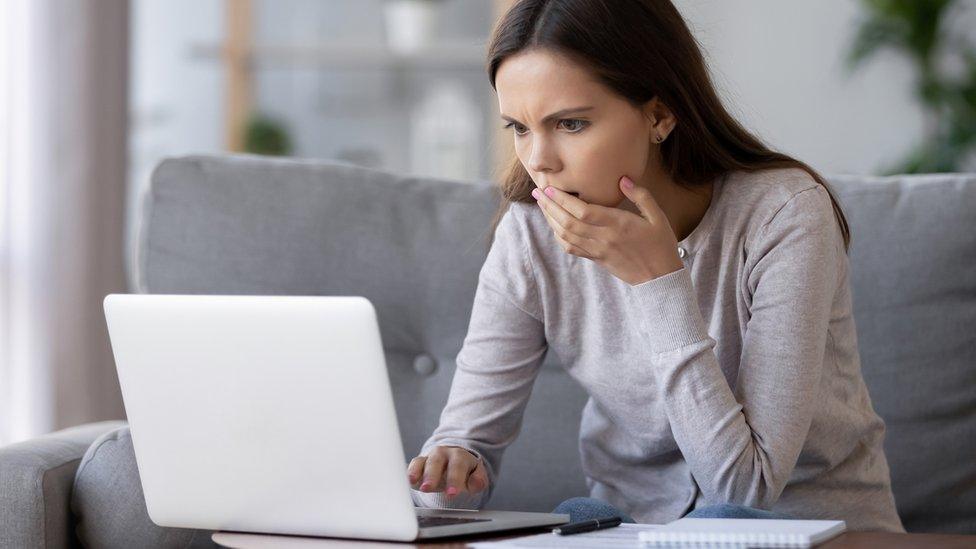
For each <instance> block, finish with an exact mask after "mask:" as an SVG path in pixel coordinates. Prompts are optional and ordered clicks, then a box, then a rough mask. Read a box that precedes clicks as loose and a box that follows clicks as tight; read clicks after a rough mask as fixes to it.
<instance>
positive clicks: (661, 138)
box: [657, 135, 664, 143]
mask: <svg viewBox="0 0 976 549" xmlns="http://www.w3.org/2000/svg"><path fill="white" fill-rule="evenodd" d="M662 141H664V136H663V135H659V136H657V142H658V143H660V142H662Z"/></svg>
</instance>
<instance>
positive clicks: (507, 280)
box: [411, 204, 548, 509]
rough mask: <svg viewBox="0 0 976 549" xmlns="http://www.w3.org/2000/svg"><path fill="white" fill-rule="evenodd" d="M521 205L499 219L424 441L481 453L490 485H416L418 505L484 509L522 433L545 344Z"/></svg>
mask: <svg viewBox="0 0 976 549" xmlns="http://www.w3.org/2000/svg"><path fill="white" fill-rule="evenodd" d="M517 207H518V204H512V205H511V206H510V207H509V210H508V211H507V212H506V213H505V215H504V216H503V217H502V219H501V220H500V221H499V223H498V226H497V228H496V231H495V237H494V240H493V242H492V244H491V248H490V249H489V251H488V255H487V257H486V259H485V262H484V264H483V265H482V268H481V271H480V273H479V276H478V286H477V289H476V290H475V296H474V303H473V306H472V311H471V319H470V322H469V325H468V331H467V335H466V337H465V339H464V342H463V345H462V347H461V350H460V352H459V353H458V355H457V360H456V364H457V366H456V368H455V370H454V378H453V381H452V383H451V389H450V393H449V395H448V399H447V404H446V405H445V406H444V409H443V411H442V412H441V416H440V422H439V424H438V426H437V428H436V429H435V430H434V432H433V434H432V435H431V436H430V438H429V439H428V440H427V441H426V442H425V443H424V445H423V447H422V448H421V451H420V455H427V454H428V452H429V451H430V450H431V449H433V447H434V446H460V447H462V448H465V449H467V450H468V451H470V452H472V453H473V454H475V455H476V456H479V457H480V458H481V460H482V462H483V463H484V464H485V469H486V470H487V472H488V476H489V486H488V488H487V489H485V490H482V491H481V492H479V493H476V494H469V493H468V492H467V491H462V492H460V493H458V494H457V495H456V496H454V497H453V498H448V497H447V496H446V494H445V493H444V492H421V491H419V490H413V489H412V490H411V494H412V496H413V500H414V504H415V505H417V506H420V507H439V508H453V509H481V508H483V507H484V505H485V504H486V503H487V502H488V500H489V499H490V498H491V494H492V492H493V491H494V488H495V484H496V482H497V479H498V471H499V469H500V467H501V460H502V453H503V452H504V450H505V448H506V447H508V445H510V444H511V443H512V442H513V441H514V440H515V439H516V437H517V436H518V433H519V431H520V429H521V425H522V415H523V412H524V410H525V406H526V404H527V402H528V399H529V395H530V393H531V391H532V386H533V384H534V382H535V378H536V376H537V374H538V371H539V367H540V366H541V364H542V361H543V359H544V358H545V354H546V352H547V349H548V345H547V343H546V339H545V335H544V329H543V324H542V321H541V320H540V317H541V314H540V313H539V305H538V293H537V287H536V285H535V279H534V275H533V272H532V270H531V269H530V268H529V264H528V260H527V256H526V252H525V246H526V242H525V236H524V235H523V234H520V231H521V229H520V227H524V225H520V223H519V215H520V212H518V211H515V210H514V208H517Z"/></svg>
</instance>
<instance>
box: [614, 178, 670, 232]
mask: <svg viewBox="0 0 976 549" xmlns="http://www.w3.org/2000/svg"><path fill="white" fill-rule="evenodd" d="M628 182H629V183H630V184H631V187H630V188H628V185H627V183H628ZM620 190H621V191H623V193H624V196H626V197H627V199H628V200H630V201H631V202H633V203H634V205H635V206H637V209H638V210H640V212H641V215H643V216H644V218H646V219H648V220H651V221H654V220H657V219H661V216H663V215H664V212H663V211H662V210H661V206H660V205H659V204H658V203H657V200H655V199H654V195H653V194H651V191H649V190H647V189H646V188H644V187H641V186H640V185H636V184H634V182H633V180H632V179H630V178H629V177H627V176H626V175H625V176H623V177H621V178H620Z"/></svg>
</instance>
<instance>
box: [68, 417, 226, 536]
mask: <svg viewBox="0 0 976 549" xmlns="http://www.w3.org/2000/svg"><path fill="white" fill-rule="evenodd" d="M71 510H72V512H73V513H74V516H75V521H76V523H77V526H76V533H77V537H78V540H79V541H81V543H82V544H84V546H85V547H104V548H115V547H118V548H127V547H159V548H167V547H172V548H174V549H175V548H180V549H182V548H197V547H217V544H215V543H214V542H213V541H212V540H211V535H212V534H213V531H208V530H194V529H187V528H169V527H161V526H157V525H156V524H154V523H153V522H152V520H150V518H149V513H148V512H147V511H146V500H145V497H144V495H143V492H142V484H141V483H140V481H139V470H138V467H137V466H136V460H135V453H134V452H133V449H132V437H131V436H130V435H129V426H128V425H124V426H122V427H119V428H117V429H113V430H111V431H109V432H107V433H105V434H103V435H102V436H100V437H99V438H98V439H96V440H95V441H94V442H93V443H92V444H91V446H90V447H89V448H88V451H87V452H85V455H84V457H83V458H82V460H81V464H80V465H79V466H78V471H77V474H76V475H75V480H74V490H73V492H72V494H71Z"/></svg>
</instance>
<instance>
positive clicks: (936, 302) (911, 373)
mask: <svg viewBox="0 0 976 549" xmlns="http://www.w3.org/2000/svg"><path fill="white" fill-rule="evenodd" d="M829 179H830V181H831V183H832V184H834V185H835V187H834V188H835V189H836V190H837V191H838V194H839V196H840V199H841V202H842V204H843V205H844V207H845V211H846V213H847V216H848V219H849V221H850V224H851V227H852V233H853V235H854V244H853V246H852V249H851V262H852V273H853V277H852V293H853V296H854V300H855V316H856V318H857V321H858V331H859V336H860V337H859V340H860V349H861V356H862V367H863V370H864V375H865V378H866V380H867V382H868V385H869V388H870V389H871V394H872V398H873V401H874V404H875V408H876V409H877V411H878V412H879V413H880V414H881V415H882V417H884V418H885V420H886V421H887V422H888V425H889V431H888V433H889V434H888V437H887V440H886V448H887V450H888V457H889V462H890V464H891V466H892V473H893V477H894V485H895V494H896V500H897V503H898V506H899V511H900V512H901V513H902V516H903V518H904V519H905V522H906V527H908V528H909V529H920V530H927V531H938V530H944V531H966V529H968V531H970V532H973V531H974V527H973V521H974V517H976V485H974V480H973V479H976V460H974V459H973V456H976V364H974V363H973V362H974V357H976V349H974V346H976V343H974V341H976V340H974V337H976V336H974V333H976V330H974V327H976V280H974V277H976V218H974V216H976V214H974V212H976V177H974V176H963V175H955V176H926V177H901V178H870V177H853V176H836V177H830V178H829ZM499 203H500V197H499V195H498V192H497V189H496V188H495V187H494V186H493V185H491V184H490V183H489V182H486V181H476V182H466V183H462V182H457V181H451V180H444V179H436V178H425V177H413V176H400V175H396V174H393V173H390V172H386V171H381V170H374V169H369V168H363V167H358V166H353V165H350V164H345V163H339V162H335V161H326V160H296V159H278V158H269V157H258V156H251V155H219V156H200V155H197V156H188V157H180V158H171V159H167V160H165V161H163V162H162V163H161V164H160V165H159V166H158V167H157V169H156V170H155V171H154V173H153V176H152V180H151V183H150V187H149V190H148V193H147V196H146V201H145V206H144V208H145V209H144V214H145V215H144V216H143V223H142V225H141V227H140V237H139V245H138V248H137V258H136V260H137V269H136V279H137V288H135V289H134V291H139V292H148V293H190V294H193V293H197V294H203V293H210V294H281V295H361V296H364V297H366V298H368V299H369V300H370V301H371V302H372V303H373V305H374V306H375V307H376V310H377V315H378V318H379V322H380V331H381V337H382V340H383V345H384V349H385V353H386V360H387V366H388V368H389V375H390V379H391V381H392V383H393V386H394V399H395V405H396V410H397V414H398V418H399V422H400V429H401V433H402V435H403V445H404V453H405V456H406V459H407V460H409V459H410V458H412V457H413V456H415V455H416V452H417V451H418V450H419V448H420V446H421V444H422V443H423V442H424V441H425V440H426V438H427V437H428V436H429V434H430V433H431V431H432V430H433V429H434V428H435V427H436V425H437V422H438V419H439V416H440V412H441V409H442V408H443V406H444V404H445V402H446V401H447V394H448V391H449V389H450V385H451V381H452V378H453V372H454V367H455V363H454V359H455V357H456V355H457V353H458V351H459V350H460V348H461V344H462V342H463V340H464V336H465V333H466V330H467V325H468V319H469V317H470V313H471V305H472V300H473V297H474V292H475V289H476V287H477V280H478V272H479V270H480V268H481V264H482V262H483V261H484V258H485V256H486V254H487V251H488V242H489V241H488V239H489V237H490V235H489V227H490V222H491V219H492V216H493V215H494V213H495V211H496V209H497V207H498V205H499ZM586 399H587V396H586V394H585V392H584V391H583V390H582V389H581V388H580V387H579V386H578V385H577V384H576V383H575V382H574V381H572V380H571V379H570V378H569V376H568V375H566V374H565V372H564V371H563V370H562V368H561V367H560V365H559V363H558V362H557V361H556V359H555V356H554V355H553V354H552V353H550V354H549V355H547V358H546V361H545V362H544V363H543V368H542V370H541V372H540V374H539V379H538V380H537V381H536V384H535V386H534V389H533V396H532V398H531V400H530V402H529V404H528V406H527V408H526V411H525V416H524V421H523V425H522V431H521V434H520V436H519V438H518V439H517V440H516V441H515V442H514V443H513V444H512V445H511V446H510V447H509V448H508V450H507V451H506V453H505V457H504V460H503V462H504V465H503V466H502V469H501V470H500V472H499V482H498V486H497V487H496V489H495V492H494V495H493V498H492V500H491V502H489V504H488V508H494V509H516V510H535V511H550V510H552V508H553V507H555V506H556V505H557V504H558V503H559V502H560V501H562V500H564V499H566V498H569V497H573V496H580V495H587V494H588V493H589V490H588V488H587V486H586V483H585V481H584V479H583V476H582V472H581V469H580V465H579V453H578V447H577V438H578V434H579V417H580V413H581V410H582V408H583V405H584V404H585V402H586ZM966 435H969V436H966ZM950 495H951V497H950Z"/></svg>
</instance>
